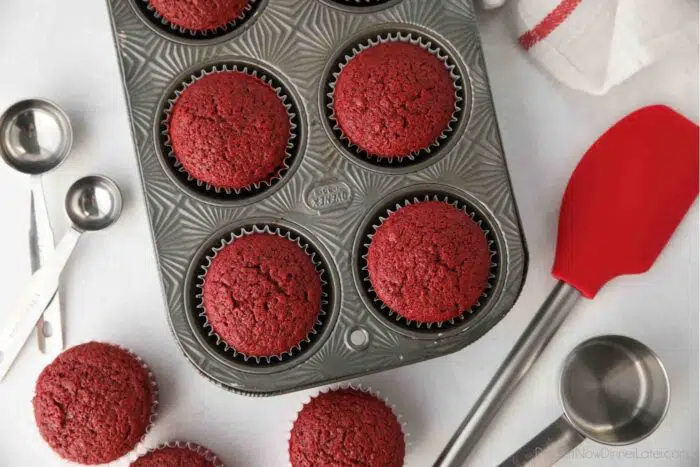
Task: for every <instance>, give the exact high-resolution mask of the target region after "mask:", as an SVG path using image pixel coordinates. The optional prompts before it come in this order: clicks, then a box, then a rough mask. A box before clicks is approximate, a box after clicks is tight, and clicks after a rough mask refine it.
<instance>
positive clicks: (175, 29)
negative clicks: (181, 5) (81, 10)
mask: <svg viewBox="0 0 700 467" xmlns="http://www.w3.org/2000/svg"><path fill="white" fill-rule="evenodd" d="M135 1H137V2H139V3H140V4H141V5H140V6H141V7H142V8H141V10H142V11H144V13H145V14H147V15H148V16H149V19H151V21H152V22H153V23H154V24H156V25H158V26H159V27H160V28H161V29H162V30H164V31H166V32H169V33H172V34H176V35H178V36H180V37H185V38H189V39H212V38H215V37H221V36H223V35H225V34H228V33H230V32H233V31H234V30H235V29H236V28H238V27H240V26H241V25H242V24H243V23H245V22H246V21H247V20H248V19H250V17H251V16H252V15H253V13H254V12H255V10H256V9H257V8H258V7H259V4H260V3H261V0H248V4H247V5H246V6H245V8H244V9H243V11H242V12H241V14H240V15H239V16H238V17H237V18H235V19H233V20H231V21H229V22H228V23H226V24H225V25H223V26H219V27H217V28H214V29H205V30H194V29H189V28H184V27H182V26H178V25H176V24H173V23H171V22H170V21H168V20H167V19H165V18H164V17H163V16H162V15H161V14H160V13H158V11H156V9H155V8H154V7H153V5H151V2H150V0H135Z"/></svg>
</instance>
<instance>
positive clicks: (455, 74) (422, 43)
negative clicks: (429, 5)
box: [325, 31, 465, 167]
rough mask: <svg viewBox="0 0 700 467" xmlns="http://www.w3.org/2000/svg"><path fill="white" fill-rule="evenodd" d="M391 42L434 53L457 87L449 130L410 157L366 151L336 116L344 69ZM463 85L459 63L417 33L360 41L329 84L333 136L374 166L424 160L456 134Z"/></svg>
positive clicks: (328, 111)
mask: <svg viewBox="0 0 700 467" xmlns="http://www.w3.org/2000/svg"><path fill="white" fill-rule="evenodd" d="M390 42H403V43H408V44H413V45H417V46H419V47H421V48H422V49H423V50H426V51H427V52H430V54H432V55H433V56H435V57H436V58H438V59H439V60H440V61H441V62H442V63H443V64H444V65H445V68H446V69H447V70H448V71H449V72H450V77H451V78H452V83H453V86H454V91H455V108H454V110H453V112H452V117H451V118H450V121H449V122H448V124H447V127H446V128H445V129H444V130H443V132H442V134H440V136H438V138H437V139H436V140H435V141H433V142H432V143H431V144H430V145H429V146H428V147H425V148H422V149H421V150H419V151H414V152H412V153H410V154H408V155H406V156H399V157H380V156H378V155H374V154H370V153H369V152H367V151H365V150H364V149H362V148H361V147H359V146H358V145H357V144H355V143H353V142H352V141H351V140H350V138H348V136H346V135H345V133H343V130H342V128H341V127H340V123H339V122H338V119H337V117H336V114H335V87H336V84H337V82H338V77H339V76H340V74H341V73H342V71H343V69H344V68H345V67H346V66H347V65H348V64H349V63H350V61H352V60H353V59H354V58H355V57H357V56H358V55H359V54H360V53H361V52H363V51H365V50H367V49H369V48H372V47H375V46H377V45H380V44H386V43H390ZM462 83H463V78H462V76H461V75H460V74H459V69H458V68H457V65H456V64H455V61H454V60H453V59H452V58H451V57H450V56H449V55H448V54H447V53H446V52H445V51H444V50H443V49H442V48H441V47H440V46H439V45H436V44H435V41H434V40H432V39H430V38H427V37H424V36H422V35H421V34H419V33H416V32H403V31H394V32H388V33H383V34H378V35H376V36H373V37H371V38H369V39H365V40H364V41H361V42H358V43H357V44H356V45H355V46H354V47H353V48H352V52H350V53H348V54H344V55H343V56H342V57H341V58H339V60H338V62H337V63H336V65H335V66H334V67H333V68H332V70H331V75H330V77H329V80H328V82H327V83H326V102H325V106H326V116H327V118H328V120H329V123H330V124H331V129H332V131H333V134H334V135H335V136H336V137H337V138H338V140H339V141H340V143H341V144H342V145H343V147H345V149H347V150H348V151H349V152H350V153H351V154H354V155H355V156H359V157H362V158H364V159H366V160H368V161H369V162H372V163H374V164H380V165H386V164H388V165H389V166H394V167H401V166H402V165H407V164H410V163H414V162H418V161H422V160H424V159H427V158H428V157H430V156H432V155H434V153H435V152H436V151H438V150H439V149H440V148H441V147H442V146H443V143H444V142H445V141H446V140H447V139H448V138H449V137H450V135H451V134H452V133H453V132H454V130H455V128H456V127H457V125H458V124H459V122H460V120H461V118H462V114H463V113H464V100H465V97H464V85H463V84H462Z"/></svg>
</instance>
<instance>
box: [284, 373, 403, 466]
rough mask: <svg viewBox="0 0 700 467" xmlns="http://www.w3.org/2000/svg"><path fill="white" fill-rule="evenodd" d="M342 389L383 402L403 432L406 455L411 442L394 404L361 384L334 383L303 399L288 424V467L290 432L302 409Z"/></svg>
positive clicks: (289, 461)
mask: <svg viewBox="0 0 700 467" xmlns="http://www.w3.org/2000/svg"><path fill="white" fill-rule="evenodd" d="M342 389H354V390H356V391H361V392H364V393H366V394H370V395H372V396H374V397H376V398H377V399H379V400H381V401H383V402H384V404H386V406H387V407H389V408H390V409H391V411H392V413H393V414H394V416H395V417H396V420H397V421H398V423H399V425H400V426H401V431H402V432H403V442H404V446H405V450H404V456H405V455H406V454H408V450H409V447H410V446H411V442H410V437H411V434H410V433H409V432H408V429H407V426H408V425H407V423H406V421H405V420H404V417H403V415H402V414H401V412H399V411H398V410H397V409H396V406H395V405H394V404H392V403H391V402H390V401H389V399H387V398H386V397H383V396H382V395H381V394H380V393H379V391H376V390H374V389H372V387H371V386H365V385H363V384H358V383H335V384H331V385H330V386H328V387H326V388H322V389H318V390H316V391H315V392H314V393H313V394H312V395H310V396H307V397H306V398H305V400H304V401H303V402H302V403H301V405H300V406H299V408H298V409H297V411H296V412H295V415H294V419H293V420H292V421H291V422H290V423H289V429H288V430H287V461H288V463H289V467H294V466H293V465H292V459H291V458H290V455H289V454H290V452H289V450H290V444H291V441H292V430H293V429H294V424H295V423H296V421H297V419H298V418H299V414H300V413H301V411H302V409H303V408H304V407H305V406H306V405H307V404H308V403H309V402H311V401H312V400H313V399H315V398H317V397H318V396H320V395H321V394H327V393H329V392H335V391H339V390H342ZM405 462H406V461H405V457H404V464H405Z"/></svg>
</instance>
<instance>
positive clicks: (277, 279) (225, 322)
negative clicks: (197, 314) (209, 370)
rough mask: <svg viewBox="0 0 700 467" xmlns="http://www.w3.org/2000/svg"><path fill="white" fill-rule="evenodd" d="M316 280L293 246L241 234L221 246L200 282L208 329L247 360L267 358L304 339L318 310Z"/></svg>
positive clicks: (313, 269)
mask: <svg viewBox="0 0 700 467" xmlns="http://www.w3.org/2000/svg"><path fill="white" fill-rule="evenodd" d="M321 295H322V291H321V278H320V275H319V272H318V271H317V270H316V267H315V265H314V263H313V261H312V260H311V258H310V257H309V255H307V254H306V253H305V252H304V250H302V249H301V248H300V247H299V245H298V244H297V243H296V242H293V241H291V240H288V239H287V238H284V237H281V236H279V235H272V234H251V235H244V236H243V237H241V238H238V239H236V240H234V241H233V243H231V244H230V245H227V246H225V247H224V248H223V249H222V250H221V251H219V252H218V253H217V254H216V256H215V257H214V259H213V260H212V263H211V266H210V267H209V269H208V271H207V272H206V274H205V277H204V286H203V302H204V310H205V314H206V318H207V321H208V322H209V324H210V326H211V328H212V330H213V331H214V333H216V334H217V335H218V336H219V337H220V338H221V339H222V340H223V341H224V342H226V343H227V344H228V345H229V347H231V348H233V349H234V350H236V351H237V352H240V353H242V354H243V355H246V356H249V357H273V356H280V355H281V354H283V353H285V352H288V351H290V350H291V349H292V348H293V347H296V346H297V345H299V344H300V343H301V342H302V341H303V340H304V339H306V338H307V337H308V336H309V334H310V333H311V331H312V330H313V329H314V326H315V324H316V322H317V320H318V315H319V313H320V311H321Z"/></svg>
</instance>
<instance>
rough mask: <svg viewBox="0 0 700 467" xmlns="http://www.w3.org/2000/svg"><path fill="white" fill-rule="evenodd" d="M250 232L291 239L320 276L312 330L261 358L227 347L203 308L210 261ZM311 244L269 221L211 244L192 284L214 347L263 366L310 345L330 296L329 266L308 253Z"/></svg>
mask: <svg viewBox="0 0 700 467" xmlns="http://www.w3.org/2000/svg"><path fill="white" fill-rule="evenodd" d="M251 234H268V235H277V236H280V237H282V238H286V239H287V240H290V241H292V242H294V243H296V244H297V245H298V246H299V248H301V249H302V250H303V251H304V253H306V255H307V256H308V257H309V258H310V259H311V261H312V262H313V264H314V266H315V268H316V271H317V272H318V274H319V277H320V279H321V308H320V309H319V312H318V317H317V319H316V323H315V324H314V327H313V329H312V330H311V332H310V333H309V334H308V335H307V336H306V337H305V338H304V339H303V340H302V341H301V342H299V343H298V344H297V345H295V346H293V347H292V348H290V349H289V350H287V351H286V352H283V353H281V354H279V355H270V356H265V357H260V356H250V355H246V354H245V353H243V352H239V351H237V350H236V349H234V348H233V347H231V346H229V345H228V344H227V343H226V341H224V340H223V339H222V338H221V336H219V335H218V334H216V333H215V332H214V329H213V328H212V326H211V324H210V323H209V320H208V319H207V314H206V310H205V308H204V281H205V278H206V275H207V272H208V271H209V268H210V267H211V264H212V261H214V258H216V255H217V254H218V253H219V252H220V251H221V250H222V249H224V248H225V247H227V246H228V245H231V244H232V243H233V242H234V241H235V240H237V239H239V238H241V237H243V236H245V235H251ZM309 249H310V244H309V243H308V242H307V241H306V240H304V239H303V238H302V237H301V236H299V235H297V234H296V233H295V232H293V231H291V230H289V229H287V228H282V227H277V226H271V225H268V224H253V225H250V226H246V227H241V228H239V229H237V230H235V231H233V232H231V234H230V235H229V236H228V238H222V239H221V242H220V246H218V247H214V248H212V249H211V251H210V254H208V255H206V257H205V260H204V262H203V264H200V267H201V269H202V273H201V274H199V275H197V279H198V280H197V282H196V283H195V289H196V294H195V299H196V303H197V305H196V308H197V309H198V310H201V311H200V313H199V317H200V318H201V319H202V320H203V322H202V327H203V328H204V329H205V330H208V336H209V337H210V338H213V339H215V344H216V346H218V347H220V348H222V350H223V351H224V353H227V354H229V355H231V356H232V357H233V358H234V359H237V360H239V361H242V362H244V363H246V364H249V365H255V366H259V365H266V364H268V365H269V364H272V363H279V362H283V361H286V360H288V359H289V358H293V357H296V356H297V355H298V354H299V353H300V352H302V351H303V350H304V347H307V346H309V345H310V344H311V343H312V337H314V336H316V335H318V333H319V332H320V330H321V327H322V326H323V325H324V322H325V320H326V317H327V316H328V315H329V312H330V310H329V309H328V307H329V305H330V301H329V297H330V291H329V288H330V283H329V280H328V279H327V277H326V276H327V274H328V268H327V266H326V265H325V264H324V262H323V261H322V259H321V258H320V255H319V258H317V257H316V253H315V252H310V251H309Z"/></svg>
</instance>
